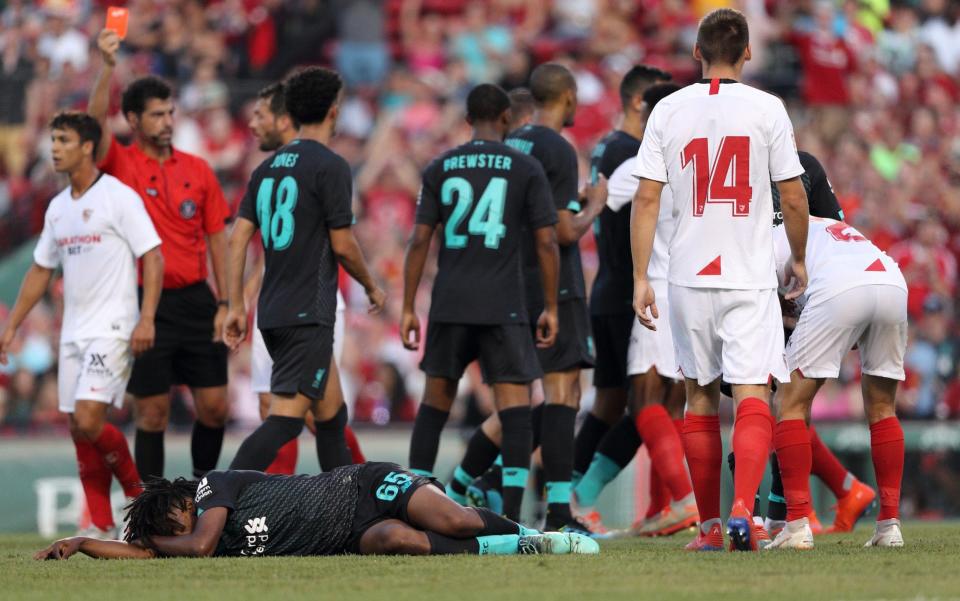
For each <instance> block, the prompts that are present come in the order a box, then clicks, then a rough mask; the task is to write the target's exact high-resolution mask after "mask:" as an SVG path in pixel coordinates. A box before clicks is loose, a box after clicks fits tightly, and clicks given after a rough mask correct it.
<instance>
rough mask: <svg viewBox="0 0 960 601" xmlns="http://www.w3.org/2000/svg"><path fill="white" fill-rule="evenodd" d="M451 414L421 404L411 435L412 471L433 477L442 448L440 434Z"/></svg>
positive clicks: (410, 466)
mask: <svg viewBox="0 0 960 601" xmlns="http://www.w3.org/2000/svg"><path fill="white" fill-rule="evenodd" d="M448 417H450V413H449V412H447V411H441V410H439V409H436V408H434V407H431V406H430V405H427V404H425V403H420V408H419V409H418V410H417V418H416V420H415V421H414V422H413V433H412V434H411V435H410V465H409V466H408V467H409V468H410V471H411V472H413V473H415V474H420V475H421V476H429V477H432V476H433V464H434V463H435V462H436V461H437V450H438V449H439V448H440V433H441V432H443V426H444V425H446V423H447V418H448Z"/></svg>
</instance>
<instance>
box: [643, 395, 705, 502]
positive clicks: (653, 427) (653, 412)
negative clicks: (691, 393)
mask: <svg viewBox="0 0 960 601" xmlns="http://www.w3.org/2000/svg"><path fill="white" fill-rule="evenodd" d="M637 432H639V433H640V438H641V439H643V443H644V444H645V445H647V452H648V453H649V454H650V464H651V467H652V468H653V469H656V470H657V472H658V473H659V474H660V478H661V479H662V480H663V482H664V483H665V484H666V485H667V488H669V489H670V496H671V498H672V499H673V500H674V501H679V500H680V499H682V498H684V497H685V496H687V495H689V494H690V493H691V492H692V491H693V487H692V486H691V485H690V478H688V477H687V470H686V468H685V467H684V465H683V443H682V442H681V441H680V437H679V436H677V430H676V429H675V428H674V427H673V420H671V419H670V414H668V413H667V410H666V409H664V408H663V405H649V406H647V407H644V408H643V410H642V411H640V413H639V414H638V415H637Z"/></svg>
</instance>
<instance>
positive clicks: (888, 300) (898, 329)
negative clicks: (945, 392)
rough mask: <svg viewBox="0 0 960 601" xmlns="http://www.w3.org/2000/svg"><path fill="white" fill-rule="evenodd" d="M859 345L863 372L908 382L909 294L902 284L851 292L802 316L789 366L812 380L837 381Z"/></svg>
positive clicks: (807, 309)
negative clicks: (905, 365)
mask: <svg viewBox="0 0 960 601" xmlns="http://www.w3.org/2000/svg"><path fill="white" fill-rule="evenodd" d="M854 345H857V346H858V347H859V350H860V363H861V366H862V369H861V371H862V372H863V373H865V374H868V375H871V376H880V377H884V378H890V379H892V380H903V379H904V377H905V376H904V371H903V356H904V354H905V353H906V348H907V293H906V291H904V290H903V289H901V288H899V287H897V286H888V285H879V284H872V285H866V286H858V287H856V288H851V289H850V290H847V291H845V292H841V293H840V294H838V295H836V296H834V297H833V298H829V299H827V300H825V301H823V302H821V303H818V304H816V305H814V306H806V307H804V308H803V311H802V312H801V313H800V319H799V320H798V321H797V327H796V329H794V331H793V335H792V336H790V341H789V342H788V343H787V366H788V367H789V368H790V371H793V370H795V369H799V370H800V373H801V374H802V375H803V376H805V377H807V378H836V377H837V376H839V375H840V364H841V362H842V361H843V358H844V356H846V354H847V352H849V351H850V349H852V348H853V347H854Z"/></svg>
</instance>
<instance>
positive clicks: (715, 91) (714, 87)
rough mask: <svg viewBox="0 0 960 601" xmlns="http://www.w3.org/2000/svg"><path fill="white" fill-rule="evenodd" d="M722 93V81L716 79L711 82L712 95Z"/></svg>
mask: <svg viewBox="0 0 960 601" xmlns="http://www.w3.org/2000/svg"><path fill="white" fill-rule="evenodd" d="M719 93H720V80H719V79H717V78H716V77H714V78H713V79H711V80H710V95H711V96H715V95H717V94H719Z"/></svg>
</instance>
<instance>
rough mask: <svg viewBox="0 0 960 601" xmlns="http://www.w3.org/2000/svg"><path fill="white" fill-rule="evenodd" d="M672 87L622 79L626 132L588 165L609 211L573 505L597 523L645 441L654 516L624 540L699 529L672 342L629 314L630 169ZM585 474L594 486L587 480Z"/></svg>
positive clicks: (665, 229) (602, 221)
mask: <svg viewBox="0 0 960 601" xmlns="http://www.w3.org/2000/svg"><path fill="white" fill-rule="evenodd" d="M669 78H670V75H669V74H667V73H664V72H663V71H660V70H659V69H654V68H651V67H646V66H644V65H640V66H637V67H634V68H633V69H631V70H630V71H629V72H628V73H627V74H626V75H625V76H624V79H623V81H622V82H621V85H620V98H621V104H622V106H623V111H624V122H623V128H622V129H620V130H616V131H614V132H611V133H610V134H608V135H607V136H606V137H605V138H604V139H603V140H601V142H600V143H599V144H598V145H597V147H596V148H595V149H594V152H593V154H592V157H591V177H592V178H596V177H597V176H598V175H599V174H603V175H604V176H606V177H607V179H608V180H609V184H608V194H607V202H606V206H605V207H604V210H603V212H602V213H601V214H600V217H599V218H598V219H597V222H596V226H595V233H596V238H597V254H598V256H599V259H600V265H599V269H598V271H597V278H596V279H595V280H594V285H593V293H592V294H591V297H590V305H591V322H592V324H593V332H594V336H595V338H596V340H597V367H596V369H595V370H594V384H595V385H596V387H597V397H596V401H595V402H594V406H593V409H592V410H591V412H590V413H589V414H588V415H587V417H586V419H585V420H584V423H583V426H582V427H581V428H580V432H579V433H578V435H577V440H576V444H575V447H574V453H575V455H574V470H575V475H576V474H577V472H579V475H580V476H581V478H577V480H578V482H577V484H576V486H575V493H576V494H575V499H576V500H577V502H578V503H579V504H580V510H581V511H583V512H584V513H585V515H586V519H585V521H587V522H590V523H591V525H592V524H599V514H598V513H596V512H595V511H593V510H592V506H593V505H594V504H595V503H596V499H597V497H598V495H599V494H600V492H601V490H602V489H603V487H604V486H605V485H606V484H607V483H609V482H610V481H611V480H613V478H615V477H616V475H617V474H619V473H620V471H621V470H622V469H623V468H624V467H626V466H627V465H628V464H629V463H630V461H631V460H632V459H633V457H634V456H635V455H636V452H637V449H638V448H639V447H640V444H641V440H644V441H646V442H647V446H648V450H649V452H650V456H651V460H652V465H651V467H652V469H651V470H650V499H651V502H650V509H649V511H648V512H647V515H646V516H645V517H646V518H647V519H646V520H644V521H641V520H638V521H637V522H636V523H635V524H634V526H633V527H632V528H630V529H629V530H627V531H625V532H624V533H625V534H642V535H667V534H672V533H673V532H675V531H677V530H681V529H683V528H686V527H689V526H691V525H693V524H695V523H696V522H697V515H696V504H695V502H694V499H693V494H692V493H693V490H692V488H691V486H690V479H689V477H688V476H687V472H686V467H685V466H684V463H683V447H682V443H681V441H680V426H682V418H680V419H679V420H676V419H674V417H673V416H671V412H670V411H668V410H667V408H666V405H667V403H668V401H670V400H673V401H674V403H673V407H671V410H672V411H674V412H676V413H677V415H678V416H682V413H683V396H682V387H681V386H680V385H679V384H678V383H677V379H678V378H679V372H678V371H677V365H676V359H675V356H674V352H673V339H672V338H671V333H670V331H669V329H668V328H660V329H658V330H657V331H654V332H651V331H648V330H646V329H645V328H643V327H642V326H641V325H640V324H639V322H638V321H637V319H636V315H635V314H634V312H633V309H632V306H631V302H632V296H633V289H632V288H633V285H632V284H633V258H632V256H631V254H630V211H629V209H627V210H624V209H625V208H626V207H628V206H629V205H630V202H631V201H632V200H633V196H634V194H635V193H636V189H637V179H636V178H635V177H634V176H633V165H634V162H635V160H636V156H637V152H638V151H639V149H640V139H641V138H642V137H643V128H644V124H645V122H646V119H647V116H648V115H649V113H650V111H651V110H653V107H654V106H656V104H657V102H659V101H660V100H661V99H662V98H664V97H666V96H668V95H670V94H672V93H673V92H675V91H677V90H679V89H680V88H679V86H676V85H675V84H668V83H664V84H657V83H656V82H657V81H661V80H662V81H665V80H668V79H669ZM671 204H672V203H669V202H661V209H660V217H659V220H658V223H657V231H658V233H660V235H659V236H657V242H656V244H655V248H654V254H653V259H652V260H651V265H650V268H649V270H648V271H649V274H650V277H651V279H652V281H655V282H657V283H658V286H660V287H661V289H663V291H664V294H663V296H664V297H665V296H666V292H665V291H666V275H667V263H668V261H669V256H668V253H667V241H668V240H669V237H670V235H671V234H672V231H673V225H674V220H673V216H672V215H671V214H670V211H671V210H672V207H671V206H670V205H671ZM628 388H629V389H631V390H632V392H633V394H632V399H633V402H632V407H631V411H630V415H627V416H624V415H623V413H624V409H625V408H626V402H627V390H628ZM618 421H619V423H617V422H618ZM677 421H679V422H680V424H679V425H678V424H677ZM613 424H616V425H614V427H613V429H612V430H611V429H610V426H611V425H613ZM641 428H642V431H643V432H644V434H643V436H642V438H641V434H640V429H641ZM608 431H609V434H608ZM605 435H606V436H605ZM598 444H603V447H604V449H603V450H604V451H605V452H604V453H597V454H594V451H596V450H597V446H598ZM586 473H589V474H590V477H589V478H585V477H582V476H583V474H586ZM664 489H665V490H664Z"/></svg>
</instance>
